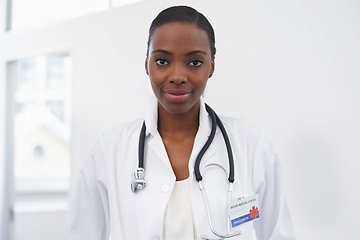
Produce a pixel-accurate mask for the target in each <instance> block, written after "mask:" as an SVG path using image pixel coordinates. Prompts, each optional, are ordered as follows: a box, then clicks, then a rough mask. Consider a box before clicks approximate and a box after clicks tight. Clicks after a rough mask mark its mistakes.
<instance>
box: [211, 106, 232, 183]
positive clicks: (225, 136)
mask: <svg viewBox="0 0 360 240" xmlns="http://www.w3.org/2000/svg"><path fill="white" fill-rule="evenodd" d="M214 114H215V117H216V122H217V124H218V126H219V128H220V131H221V133H222V135H223V137H224V141H225V145H226V150H227V152H228V158H229V169H230V172H229V178H228V179H229V182H231V183H233V182H234V181H235V177H234V174H235V173H234V168H235V166H234V157H233V153H232V149H231V144H230V140H229V136H228V135H227V133H226V130H225V127H224V125H223V124H222V122H221V121H220V118H219V116H218V115H217V114H216V113H215V112H214Z"/></svg>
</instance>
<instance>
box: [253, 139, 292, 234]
mask: <svg viewBox="0 0 360 240" xmlns="http://www.w3.org/2000/svg"><path fill="white" fill-rule="evenodd" d="M254 152H255V153H254V169H253V171H254V176H255V178H254V179H256V180H254V188H255V190H256V192H257V193H258V194H259V201H260V218H259V219H258V220H257V221H255V222H254V229H255V232H256V236H257V239H269V240H293V239H296V237H295V233H294V229H293V226H292V221H291V217H290V213H289V210H288V206H287V203H286V200H285V195H284V187H283V178H282V174H281V168H280V164H279V159H278V156H277V155H276V153H275V152H274V149H273V146H272V144H271V143H270V142H269V141H268V140H267V138H266V137H265V135H264V134H263V133H261V134H260V137H259V140H258V142H257V144H256V149H255V151H254Z"/></svg>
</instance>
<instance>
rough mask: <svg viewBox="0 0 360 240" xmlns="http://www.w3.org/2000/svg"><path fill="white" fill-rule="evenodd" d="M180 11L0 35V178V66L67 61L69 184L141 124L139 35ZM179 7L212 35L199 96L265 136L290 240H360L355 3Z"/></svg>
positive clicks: (0, 147) (0, 148) (144, 9)
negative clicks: (274, 155) (98, 145)
mask: <svg viewBox="0 0 360 240" xmlns="http://www.w3.org/2000/svg"><path fill="white" fill-rule="evenodd" d="M3 2H4V0H2V2H0V3H1V4H3ZM178 3H180V1H165V0H157V1H156V0H153V1H148V2H142V3H140V4H136V5H131V6H127V7H124V8H115V9H112V10H109V11H106V12H101V13H96V14H91V15H89V16H86V17H82V18H80V19H75V20H71V21H68V22H64V23H61V24H57V25H54V26H49V27H44V28H40V29H36V30H33V31H28V32H22V33H7V34H1V35H0V103H1V104H0V134H1V137H0V153H1V154H0V171H2V172H3V171H4V162H5V160H4V156H3V152H4V150H5V149H4V142H5V140H4V131H5V125H4V121H5V116H6V115H5V98H4V93H5V89H6V85H5V72H4V71H5V70H4V63H5V62H6V61H8V60H12V59H17V58H22V57H26V56H31V55H35V54H39V53H51V52H53V51H55V52H56V51H68V52H70V54H71V56H72V58H73V64H74V65H73V67H74V68H73V109H72V114H73V120H72V128H73V129H72V132H73V135H72V161H73V162H72V166H73V176H74V178H76V176H77V171H78V169H79V167H80V166H81V163H82V161H83V159H84V157H85V155H86V154H87V152H88V150H89V148H90V146H91V144H92V143H93V141H94V139H95V138H96V136H97V135H98V134H99V133H101V132H102V131H103V130H105V129H107V128H109V127H111V126H112V125H114V124H116V123H119V122H123V121H127V120H130V119H133V118H136V117H141V116H142V115H143V110H144V105H145V102H146V99H147V96H148V95H150V94H151V90H150V85H149V83H148V79H147V76H146V74H145V71H144V57H145V51H146V41H147V31H148V27H149V25H150V22H151V20H152V19H153V18H154V17H155V15H156V13H157V12H159V11H160V10H161V9H163V8H164V7H167V6H170V5H173V4H178ZM181 3H188V4H190V5H192V6H194V7H195V8H197V9H198V10H199V11H201V12H203V13H204V14H205V15H206V16H207V17H208V18H209V20H210V21H211V22H212V23H213V26H214V28H215V31H216V35H217V36H216V38H217V44H216V45H217V49H218V53H217V56H216V71H215V75H214V76H213V78H212V79H211V80H210V81H209V84H208V88H207V90H206V99H207V101H208V102H209V103H210V104H211V105H212V106H213V107H214V108H215V110H217V112H218V113H220V114H225V115H231V116H236V117H241V118H246V119H248V120H250V121H253V122H255V123H257V124H259V125H261V126H263V127H264V128H265V130H266V132H267V133H268V135H269V136H270V138H271V139H272V140H273V143H274V145H275V147H276V149H277V151H278V154H279V156H280V158H281V160H282V166H283V170H284V176H285V182H284V184H285V187H286V191H287V197H288V202H289V205H290V209H291V212H292V216H293V221H294V225H295V229H296V232H297V235H298V238H299V239H309V240H311V239H314V240H315V239H316V240H317V239H329V240H331V239H359V238H360V223H359V221H358V219H357V216H358V213H360V206H359V204H357V203H358V202H359V201H360V188H359V187H358V186H357V183H358V182H360V171H359V169H360V165H359V163H358V161H359V160H360V152H359V150H358V149H359V146H360V138H359V136H360V125H359V122H360V79H359V77H360V70H359V69H360V68H359V66H360V46H359V42H360V31H359V29H360V14H359V13H360V3H359V2H358V1H350V0H348V1H344V0H316V1H310V0H302V1H300V0H296V1H285V0H274V1H250V0H244V1H235V0H231V1H230V0H228V1H206V0H201V1H196V2H192V1H181ZM2 175H3V174H2V173H1V174H0V176H2ZM73 180H74V179H73ZM0 186H3V179H2V178H1V179H0ZM3 197H4V196H3V188H0V199H1V200H2V199H3ZM0 231H1V230H0Z"/></svg>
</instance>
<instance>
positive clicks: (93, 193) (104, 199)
mask: <svg viewBox="0 0 360 240" xmlns="http://www.w3.org/2000/svg"><path fill="white" fill-rule="evenodd" d="M109 232H110V230H109V206H108V195H107V188H106V166H105V163H104V161H103V156H102V152H101V148H100V144H99V143H97V144H96V145H95V147H94V149H93V150H92V152H91V153H90V154H89V156H88V158H87V159H86V161H85V164H84V166H83V168H82V169H81V171H80V173H79V177H78V180H77V184H76V187H75V190H74V194H73V197H72V201H71V205H70V211H69V214H68V219H67V224H66V228H65V233H64V238H63V239H64V240H84V239H86V240H108V239H109Z"/></svg>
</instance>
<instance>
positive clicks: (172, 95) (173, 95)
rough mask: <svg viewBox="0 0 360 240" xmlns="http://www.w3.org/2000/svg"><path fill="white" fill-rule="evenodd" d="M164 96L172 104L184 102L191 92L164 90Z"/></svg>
mask: <svg viewBox="0 0 360 240" xmlns="http://www.w3.org/2000/svg"><path fill="white" fill-rule="evenodd" d="M164 93H165V96H166V97H167V98H168V99H169V100H170V101H172V102H183V101H186V100H187V99H188V98H189V97H190V94H191V91H188V90H182V89H170V90H164Z"/></svg>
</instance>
